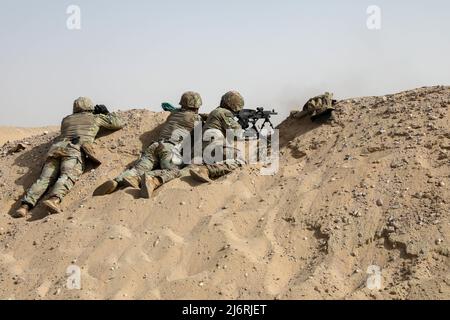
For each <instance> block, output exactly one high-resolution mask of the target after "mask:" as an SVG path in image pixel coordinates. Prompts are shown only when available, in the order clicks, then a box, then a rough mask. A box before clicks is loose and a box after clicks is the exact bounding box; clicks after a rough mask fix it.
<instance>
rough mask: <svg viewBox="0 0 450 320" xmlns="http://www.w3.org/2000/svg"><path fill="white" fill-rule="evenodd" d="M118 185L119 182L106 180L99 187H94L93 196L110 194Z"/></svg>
mask: <svg viewBox="0 0 450 320" xmlns="http://www.w3.org/2000/svg"><path fill="white" fill-rule="evenodd" d="M118 185H119V184H118V183H117V182H116V181H114V180H110V181H106V182H105V183H104V184H102V185H101V186H100V187H98V188H97V189H95V191H94V197H98V196H105V195H107V194H111V193H113V192H114V191H116V189H117V186H118Z"/></svg>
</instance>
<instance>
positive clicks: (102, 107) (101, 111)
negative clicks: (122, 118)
mask: <svg viewBox="0 0 450 320" xmlns="http://www.w3.org/2000/svg"><path fill="white" fill-rule="evenodd" d="M109 113H110V112H109V110H108V108H107V107H106V106H105V105H103V104H98V105H96V106H95V107H94V114H105V115H107V114H109Z"/></svg>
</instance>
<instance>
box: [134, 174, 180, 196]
mask: <svg viewBox="0 0 450 320" xmlns="http://www.w3.org/2000/svg"><path fill="white" fill-rule="evenodd" d="M179 177H180V170H179V169H178V168H174V169H164V170H154V171H152V172H150V173H149V174H144V175H143V177H142V185H141V197H142V198H145V199H149V198H150V197H151V195H152V193H153V191H155V190H156V189H157V188H159V187H160V186H162V185H163V184H164V183H167V182H169V181H171V180H173V179H176V178H179Z"/></svg>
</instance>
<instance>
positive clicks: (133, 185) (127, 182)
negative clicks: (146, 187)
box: [123, 178, 139, 189]
mask: <svg viewBox="0 0 450 320" xmlns="http://www.w3.org/2000/svg"><path fill="white" fill-rule="evenodd" d="M123 181H124V182H125V187H131V188H134V189H138V188H139V183H138V184H136V183H137V182H136V181H135V180H132V179H130V180H129V179H127V178H124V179H123Z"/></svg>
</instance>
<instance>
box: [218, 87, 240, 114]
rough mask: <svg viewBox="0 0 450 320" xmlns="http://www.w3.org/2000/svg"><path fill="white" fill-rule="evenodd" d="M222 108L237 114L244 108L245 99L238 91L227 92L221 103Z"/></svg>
mask: <svg viewBox="0 0 450 320" xmlns="http://www.w3.org/2000/svg"><path fill="white" fill-rule="evenodd" d="M220 107H221V108H225V109H228V110H231V111H233V112H235V113H237V112H239V111H241V110H242V109H243V108H244V98H243V97H242V95H241V94H240V93H239V92H237V91H230V92H227V93H225V94H224V95H223V97H222V100H221V101H220Z"/></svg>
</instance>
